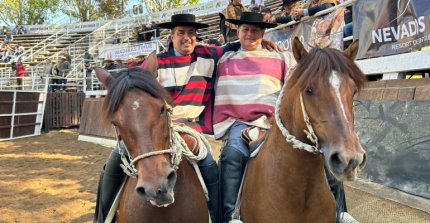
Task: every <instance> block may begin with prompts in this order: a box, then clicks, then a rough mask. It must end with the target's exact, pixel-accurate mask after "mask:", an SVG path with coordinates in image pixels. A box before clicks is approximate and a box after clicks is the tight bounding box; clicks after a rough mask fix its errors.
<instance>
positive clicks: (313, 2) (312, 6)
mask: <svg viewBox="0 0 430 223" xmlns="http://www.w3.org/2000/svg"><path fill="white" fill-rule="evenodd" d="M337 2H338V1H337V0H308V1H307V2H306V3H305V5H304V8H294V9H293V10H292V12H291V15H292V16H293V17H294V19H295V20H299V19H300V18H301V17H303V16H313V15H315V14H316V13H317V12H319V11H322V10H325V9H328V8H331V7H333V6H335V5H337Z"/></svg>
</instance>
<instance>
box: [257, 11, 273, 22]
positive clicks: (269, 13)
mask: <svg viewBox="0 0 430 223" xmlns="http://www.w3.org/2000/svg"><path fill="white" fill-rule="evenodd" d="M260 13H261V14H262V15H263V22H269V23H270V22H271V21H273V19H272V11H271V10H270V9H269V8H262V9H261V11H260Z"/></svg>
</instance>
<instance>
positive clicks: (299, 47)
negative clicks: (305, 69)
mask: <svg viewBox="0 0 430 223" xmlns="http://www.w3.org/2000/svg"><path fill="white" fill-rule="evenodd" d="M293 55H294V58H295V59H296V62H297V63H300V61H302V60H303V59H304V58H305V57H306V56H307V55H308V51H306V49H305V47H304V46H303V44H302V42H300V40H299V38H298V37H297V36H296V37H294V40H293Z"/></svg>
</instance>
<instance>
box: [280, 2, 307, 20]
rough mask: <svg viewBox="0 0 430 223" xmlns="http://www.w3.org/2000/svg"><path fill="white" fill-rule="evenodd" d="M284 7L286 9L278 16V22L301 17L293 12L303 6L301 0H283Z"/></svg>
mask: <svg viewBox="0 0 430 223" xmlns="http://www.w3.org/2000/svg"><path fill="white" fill-rule="evenodd" d="M282 7H283V9H284V10H283V11H282V14H281V15H279V16H276V18H275V22H276V23H289V22H291V21H293V20H298V19H299V18H296V17H294V16H293V15H292V14H291V12H292V11H293V10H294V9H301V8H302V7H303V3H302V1H300V0H283V1H282Z"/></svg>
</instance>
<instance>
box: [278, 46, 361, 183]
mask: <svg viewBox="0 0 430 223" xmlns="http://www.w3.org/2000/svg"><path fill="white" fill-rule="evenodd" d="M357 50H358V42H354V43H353V44H351V46H350V47H349V48H348V49H347V50H345V52H343V53H342V52H340V51H338V50H335V49H330V48H325V49H320V48H314V49H312V50H311V51H310V52H309V53H308V52H307V51H306V50H305V49H304V47H303V45H302V44H301V42H300V41H299V40H298V39H297V38H296V39H294V42H293V54H294V57H295V59H296V61H297V63H298V65H297V67H296V69H295V71H294V72H293V73H292V74H291V75H290V77H289V79H288V82H287V86H286V89H285V91H286V92H285V94H284V97H286V98H287V99H286V101H287V103H291V105H287V106H294V108H293V109H290V111H289V112H290V114H289V115H288V116H289V117H292V120H287V122H288V121H289V122H290V123H292V124H291V125H292V127H291V128H294V129H296V132H295V133H294V134H299V135H302V136H303V130H304V129H306V130H307V129H308V128H307V126H306V124H305V121H303V120H304V116H305V114H304V112H303V110H302V108H303V109H304V111H306V112H307V114H308V116H309V120H310V123H311V125H312V127H313V129H314V131H315V135H316V136H317V138H318V143H319V145H320V150H321V152H322V153H323V156H324V160H325V165H326V168H327V169H328V170H329V171H330V172H331V173H332V174H333V175H334V176H335V177H336V178H337V179H338V180H354V179H355V178H356V176H357V172H358V171H359V170H360V169H361V168H362V167H363V166H364V164H365V162H366V153H365V151H364V150H363V148H362V146H361V144H360V142H359V139H358V136H357V134H356V132H355V129H354V121H353V99H354V96H355V95H356V94H357V91H358V90H359V89H360V88H361V86H363V84H364V83H365V80H366V79H365V76H364V75H363V73H362V72H361V71H360V69H359V68H358V67H357V66H356V65H355V63H354V62H353V58H354V57H355V55H356V53H357ZM300 94H301V96H302V98H303V99H302V101H303V102H301V100H300ZM286 110H288V109H286ZM287 112H288V111H287ZM307 142H309V141H307Z"/></svg>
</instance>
